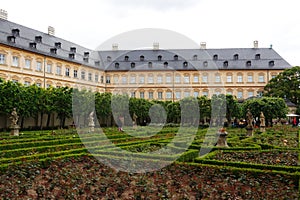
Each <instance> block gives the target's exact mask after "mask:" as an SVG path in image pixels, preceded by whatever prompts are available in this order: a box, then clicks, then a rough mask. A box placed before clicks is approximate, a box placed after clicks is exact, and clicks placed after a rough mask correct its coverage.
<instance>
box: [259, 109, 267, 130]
mask: <svg viewBox="0 0 300 200" xmlns="http://www.w3.org/2000/svg"><path fill="white" fill-rule="evenodd" d="M259 119H260V125H259V126H260V131H261V132H265V126H266V120H265V116H264V113H263V112H260V116H259Z"/></svg>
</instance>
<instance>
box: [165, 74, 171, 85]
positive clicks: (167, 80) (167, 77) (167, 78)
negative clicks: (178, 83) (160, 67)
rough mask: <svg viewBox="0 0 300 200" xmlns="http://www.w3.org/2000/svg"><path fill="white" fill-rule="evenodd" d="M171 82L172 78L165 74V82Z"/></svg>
mask: <svg viewBox="0 0 300 200" xmlns="http://www.w3.org/2000/svg"><path fill="white" fill-rule="evenodd" d="M171 82H172V78H171V76H170V75H167V76H166V83H171Z"/></svg>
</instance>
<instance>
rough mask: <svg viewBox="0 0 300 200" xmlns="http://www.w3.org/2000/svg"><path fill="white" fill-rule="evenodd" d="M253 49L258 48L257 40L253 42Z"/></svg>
mask: <svg viewBox="0 0 300 200" xmlns="http://www.w3.org/2000/svg"><path fill="white" fill-rule="evenodd" d="M253 48H255V49H257V48H258V41H257V40H254V41H253Z"/></svg>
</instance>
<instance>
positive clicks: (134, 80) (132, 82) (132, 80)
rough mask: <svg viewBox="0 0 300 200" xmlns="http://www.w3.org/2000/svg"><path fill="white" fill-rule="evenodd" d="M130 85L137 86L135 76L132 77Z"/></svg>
mask: <svg viewBox="0 0 300 200" xmlns="http://www.w3.org/2000/svg"><path fill="white" fill-rule="evenodd" d="M130 83H131V84H135V83H136V77H135V76H130Z"/></svg>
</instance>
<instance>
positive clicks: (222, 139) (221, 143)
mask: <svg viewBox="0 0 300 200" xmlns="http://www.w3.org/2000/svg"><path fill="white" fill-rule="evenodd" d="M227 135H228V133H227V132H226V129H225V128H221V129H220V130H219V131H218V133H217V136H218V141H217V144H216V146H217V147H228V144H227V141H226V137H227Z"/></svg>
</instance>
